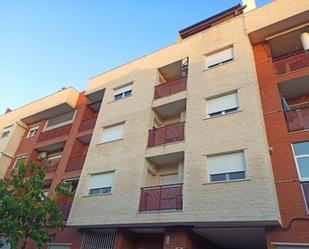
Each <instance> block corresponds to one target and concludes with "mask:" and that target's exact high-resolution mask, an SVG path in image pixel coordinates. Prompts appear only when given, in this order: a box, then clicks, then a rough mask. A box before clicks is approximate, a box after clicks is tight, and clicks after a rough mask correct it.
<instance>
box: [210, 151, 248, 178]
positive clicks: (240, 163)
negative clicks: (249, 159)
mask: <svg viewBox="0 0 309 249" xmlns="http://www.w3.org/2000/svg"><path fill="white" fill-rule="evenodd" d="M208 171H209V174H210V175H213V174H222V173H231V172H237V171H245V157H244V153H243V152H237V153H232V154H225V155H220V156H212V157H208Z"/></svg>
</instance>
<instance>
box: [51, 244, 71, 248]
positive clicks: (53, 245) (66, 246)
mask: <svg viewBox="0 0 309 249" xmlns="http://www.w3.org/2000/svg"><path fill="white" fill-rule="evenodd" d="M47 249H71V246H70V245H61V244H49V245H48V247H47Z"/></svg>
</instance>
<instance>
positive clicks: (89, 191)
mask: <svg viewBox="0 0 309 249" xmlns="http://www.w3.org/2000/svg"><path fill="white" fill-rule="evenodd" d="M104 174H112V180H111V186H110V187H101V188H90V187H91V177H93V176H96V175H104ZM114 177H115V170H111V171H105V172H101V173H94V174H90V180H89V184H88V192H87V195H88V196H96V195H106V194H112V189H113V182H114ZM107 188H109V191H108V192H104V191H103V190H104V189H107ZM91 190H99V193H91Z"/></svg>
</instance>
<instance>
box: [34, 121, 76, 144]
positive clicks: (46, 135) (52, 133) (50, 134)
mask: <svg viewBox="0 0 309 249" xmlns="http://www.w3.org/2000/svg"><path fill="white" fill-rule="evenodd" d="M71 128H72V124H69V125H65V126H62V127H58V128H55V129H52V130H49V131H44V132H42V133H41V134H40V136H39V138H38V142H42V141H46V140H49V139H53V138H56V137H61V136H64V135H67V134H69V133H70V131H71Z"/></svg>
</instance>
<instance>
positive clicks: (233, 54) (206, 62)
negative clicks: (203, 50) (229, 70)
mask: <svg viewBox="0 0 309 249" xmlns="http://www.w3.org/2000/svg"><path fill="white" fill-rule="evenodd" d="M228 49H232V58H231V59H228V60H224V61H221V62H220V63H217V64H214V65H211V66H208V58H209V56H212V55H215V54H218V53H220V52H223V51H225V50H228ZM234 60H235V46H234V44H231V45H229V46H225V47H223V48H220V49H217V50H215V51H212V52H209V53H207V54H205V64H206V65H205V66H206V70H209V69H212V68H216V67H219V66H221V65H224V64H226V63H228V62H230V61H234Z"/></svg>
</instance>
